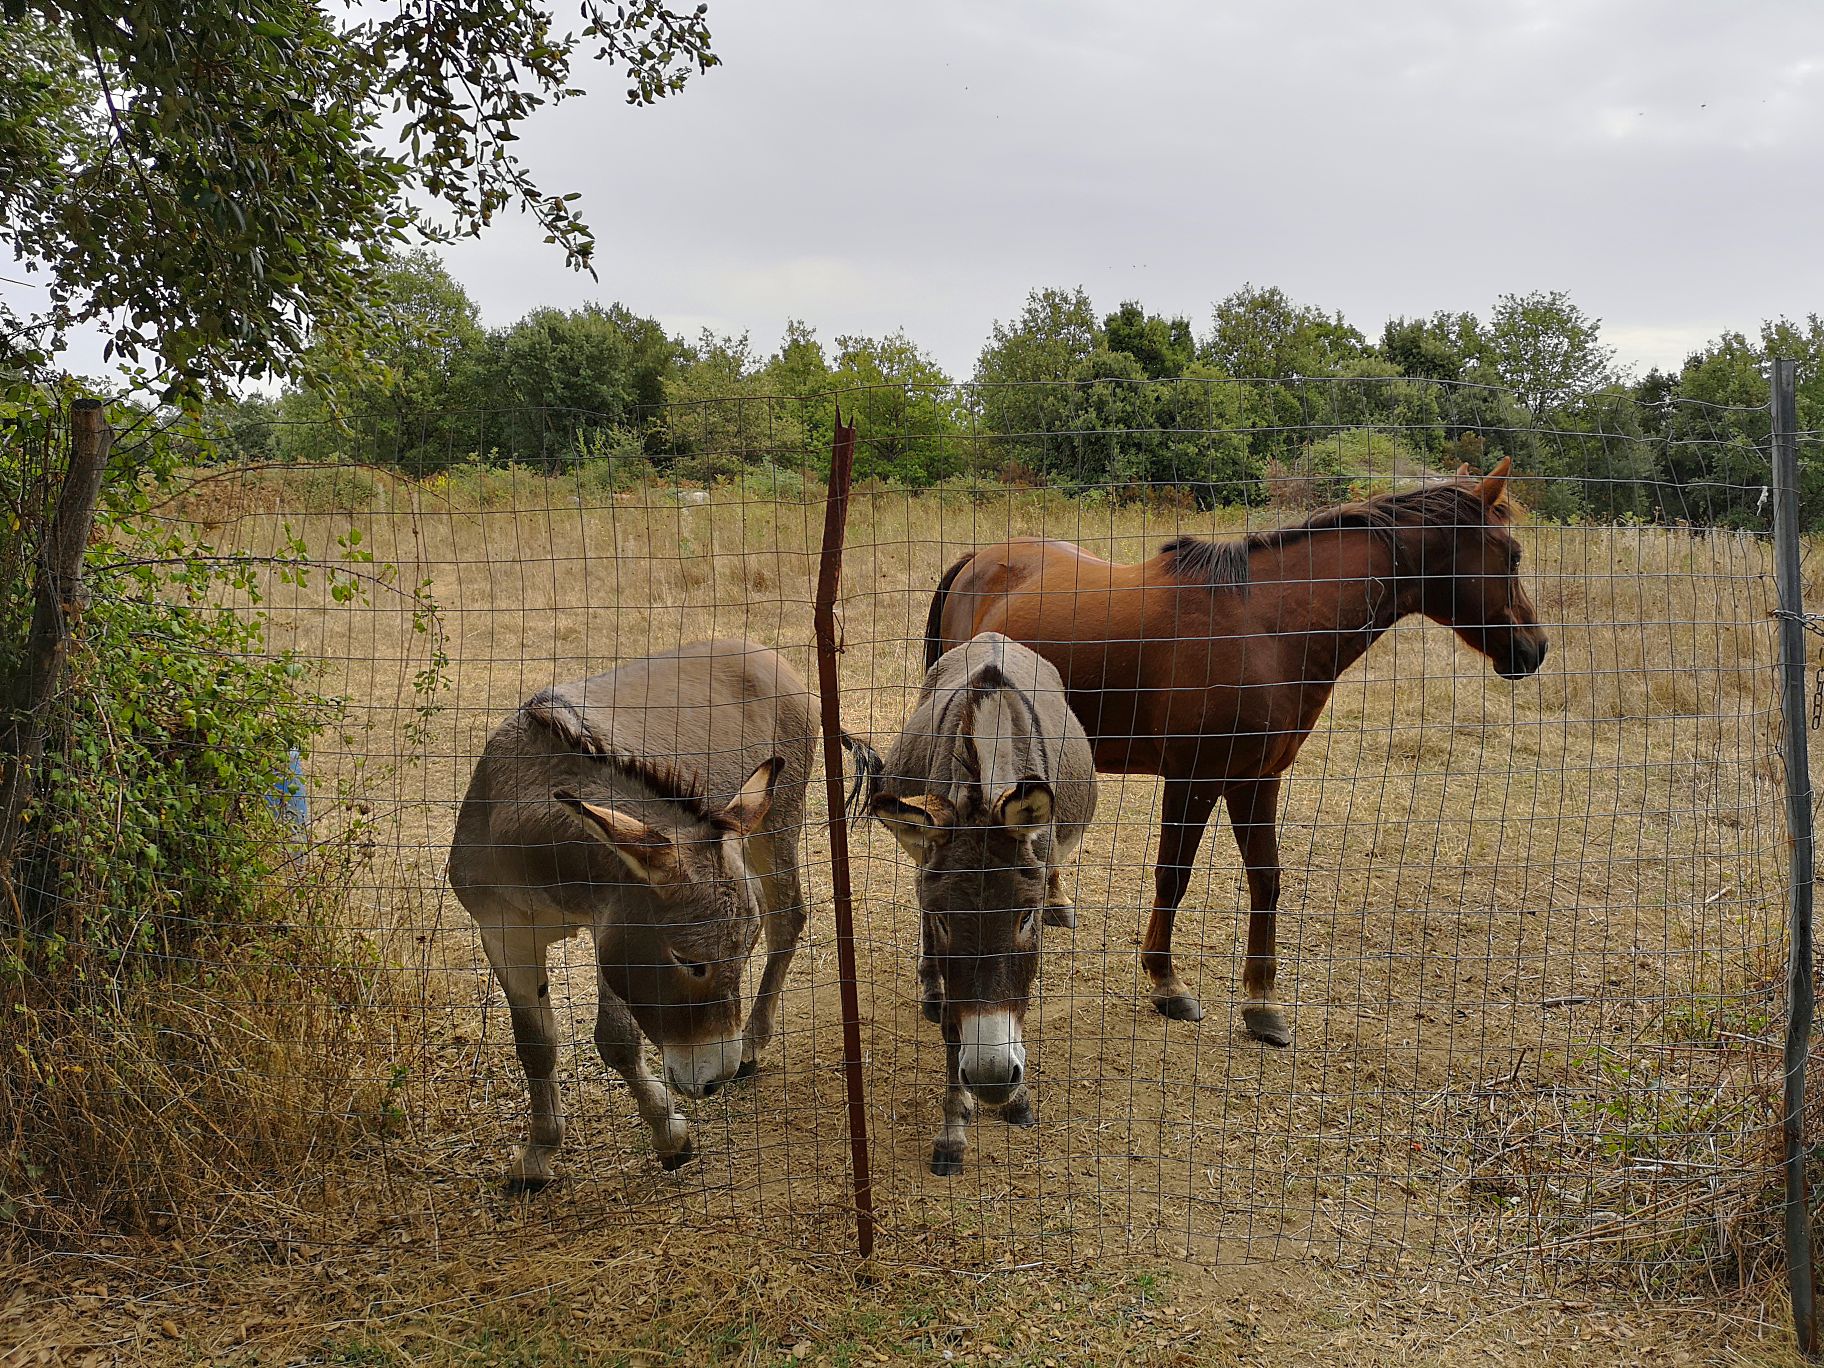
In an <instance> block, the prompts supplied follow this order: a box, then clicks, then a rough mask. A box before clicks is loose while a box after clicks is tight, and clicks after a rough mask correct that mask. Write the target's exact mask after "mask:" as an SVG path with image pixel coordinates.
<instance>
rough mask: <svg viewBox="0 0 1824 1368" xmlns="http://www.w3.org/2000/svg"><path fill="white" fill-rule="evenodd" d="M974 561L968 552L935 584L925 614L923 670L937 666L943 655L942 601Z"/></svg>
mask: <svg viewBox="0 0 1824 1368" xmlns="http://www.w3.org/2000/svg"><path fill="white" fill-rule="evenodd" d="M974 559H975V552H973V551H971V552H968V553H967V554H966V555H964V557H963V558H962V559H961V560H959V561H958V562H957V563H956V564H955V565H953V566H951V567H950V568H949V569H948V570H946V571H944V577H943V578H942V579H940V580H939V581H938V582H937V591H936V592H935V593H933V594H932V595H931V611H930V612H929V613H927V614H925V668H926V669H927V670H928V669H930V668H931V667H932V666H933V665H935V664H937V658H938V657H939V656H941V655H942V654H943V653H944V626H943V624H944V600H945V599H947V598H949V597H950V586H951V585H952V584H955V583H956V577H957V576H958V575H960V574H962V573H963V567H964V566H965V565H967V564H969V562H970V561H972V560H974Z"/></svg>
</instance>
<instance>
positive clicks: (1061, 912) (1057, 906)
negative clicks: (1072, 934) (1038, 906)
mask: <svg viewBox="0 0 1824 1368" xmlns="http://www.w3.org/2000/svg"><path fill="white" fill-rule="evenodd" d="M1040 920H1042V921H1043V922H1044V923H1045V925H1047V926H1061V927H1063V928H1064V929H1065V930H1066V931H1074V930H1076V929H1077V909H1076V908H1074V907H1072V906H1071V905H1070V904H1069V903H1046V904H1045V911H1044V913H1043V914H1042V916H1041V918H1040Z"/></svg>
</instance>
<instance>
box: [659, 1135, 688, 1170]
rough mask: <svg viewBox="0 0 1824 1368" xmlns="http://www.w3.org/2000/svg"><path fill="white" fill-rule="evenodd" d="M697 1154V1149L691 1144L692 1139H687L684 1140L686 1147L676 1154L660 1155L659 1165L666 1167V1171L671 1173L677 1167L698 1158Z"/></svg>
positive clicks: (681, 1166) (679, 1167)
mask: <svg viewBox="0 0 1824 1368" xmlns="http://www.w3.org/2000/svg"><path fill="white" fill-rule="evenodd" d="M696 1155H697V1152H696V1150H695V1149H694V1148H693V1147H692V1146H691V1143H690V1141H689V1140H688V1139H686V1140H685V1141H684V1147H683V1148H682V1149H680V1150H679V1151H678V1152H677V1153H676V1154H661V1155H660V1156H659V1167H660V1168H662V1169H664V1170H665V1172H667V1173H671V1172H674V1171H675V1170H677V1169H681V1168H683V1167H684V1165H686V1164H688V1163H689V1162H690V1161H691V1160H692V1159H694V1158H696Z"/></svg>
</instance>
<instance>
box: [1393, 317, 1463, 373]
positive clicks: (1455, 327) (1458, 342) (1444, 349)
mask: <svg viewBox="0 0 1824 1368" xmlns="http://www.w3.org/2000/svg"><path fill="white" fill-rule="evenodd" d="M1487 354H1488V339H1487V338H1486V337H1484V336H1483V333H1482V325H1481V323H1480V322H1479V321H1478V320H1477V318H1476V316H1475V315H1474V314H1472V313H1456V314H1453V313H1446V312H1439V313H1435V314H1433V315H1432V316H1431V317H1430V318H1395V319H1390V320H1389V321H1388V323H1387V326H1386V327H1384V328H1383V329H1382V330H1381V355H1383V356H1385V357H1386V358H1387V360H1388V361H1390V362H1392V363H1393V364H1394V365H1395V366H1397V367H1399V370H1400V374H1401V375H1407V376H1411V377H1412V378H1414V379H1416V380H1443V381H1446V382H1450V383H1454V382H1456V381H1460V380H1471V379H1474V378H1476V376H1477V372H1478V371H1479V370H1480V368H1481V366H1482V365H1483V363H1484V361H1485V359H1486V357H1487Z"/></svg>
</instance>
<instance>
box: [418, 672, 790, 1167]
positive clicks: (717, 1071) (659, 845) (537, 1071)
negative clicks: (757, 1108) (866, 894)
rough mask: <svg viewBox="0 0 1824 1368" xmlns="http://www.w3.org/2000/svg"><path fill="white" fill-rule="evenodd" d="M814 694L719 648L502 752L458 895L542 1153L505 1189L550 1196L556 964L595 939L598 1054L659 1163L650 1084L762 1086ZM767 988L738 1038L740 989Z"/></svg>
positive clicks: (605, 690) (549, 708)
mask: <svg viewBox="0 0 1824 1368" xmlns="http://www.w3.org/2000/svg"><path fill="white" fill-rule="evenodd" d="M816 730H817V727H816V721H815V718H814V715H813V710H812V705H811V695H810V692H809V691H808V690H807V689H806V688H805V685H804V682H803V680H801V679H800V678H799V677H798V675H797V674H796V673H795V672H794V671H793V670H792V668H791V667H790V666H789V665H787V664H786V663H785V662H784V661H783V660H781V659H780V658H779V657H778V656H777V655H775V654H774V653H773V652H771V651H769V650H767V649H766V648H765V647H764V646H758V645H755V644H754V643H752V642H749V641H711V642H701V643H698V644H696V645H691V646H683V647H680V648H679V649H677V650H675V651H667V652H665V653H663V654H661V655H656V656H652V657H649V658H647V659H644V660H635V661H631V662H629V663H628V664H625V665H622V666H620V667H619V668H618V669H615V670H611V671H609V672H608V673H606V674H600V675H596V676H594V677H593V678H590V679H585V680H582V681H580V682H578V683H573V684H562V685H559V686H557V687H556V688H553V689H547V690H546V691H545V692H544V693H541V694H539V695H538V696H537V697H535V698H533V699H531V700H529V701H528V702H527V703H525V704H524V705H523V706H522V707H520V708H519V709H518V711H516V712H515V713H514V714H513V715H512V716H511V717H509V718H508V719H507V720H506V721H505V722H503V723H501V725H500V726H499V728H497V729H496V730H495V732H494V734H493V735H492V736H490V737H489V738H488V743H487V747H486V749H485V750H484V751H483V752H482V756H481V759H480V761H479V762H478V763H477V764H476V766H475V774H474V777H473V778H471V779H470V781H469V791H468V796H467V797H465V798H464V799H463V803H462V811H461V813H460V815H459V816H458V817H457V820H456V838H455V842H454V844H453V846H452V848H451V851H450V867H449V877H450V884H451V886H452V887H453V888H454V889H455V891H456V896H457V897H458V898H459V899H460V900H461V901H462V905H463V906H464V907H466V908H467V909H468V911H469V914H470V915H471V916H473V917H474V918H475V921H476V924H477V925H478V926H479V927H480V928H481V939H482V944H483V946H484V947H485V948H486V950H487V955H488V962H489V963H490V964H491V965H492V966H493V968H494V975H495V977H496V978H497V979H499V981H500V986H501V988H502V989H503V990H504V991H505V992H506V995H507V1002H508V1003H509V1004H510V1006H511V1009H512V1017H513V1040H514V1043H515V1045H516V1046H517V1047H518V1052H519V1059H520V1063H522V1064H523V1065H524V1066H525V1070H526V1079H527V1082H528V1084H529V1085H530V1088H531V1094H532V1132H531V1137H530V1139H529V1141H528V1142H527V1143H526V1144H525V1145H524V1146H523V1147H522V1148H521V1149H520V1152H519V1156H518V1158H517V1159H516V1161H515V1162H514V1165H513V1169H512V1175H511V1178H512V1183H511V1185H512V1186H513V1187H514V1188H516V1189H521V1190H524V1189H533V1188H537V1187H542V1186H543V1185H544V1184H546V1183H548V1182H550V1181H551V1179H552V1177H553V1168H552V1159H553V1156H554V1155H555V1153H556V1151H557V1149H558V1147H559V1146H560V1145H561V1144H562V1143H563V1138H564V1108H563V1102H562V1099H561V1098H560V1097H559V1095H558V1087H557V1079H556V1069H557V1030H556V1014H555V1012H554V1011H553V1009H552V1006H551V995H550V984H549V981H548V979H547V976H546V955H547V952H548V951H549V949H550V947H551V945H552V944H553V943H554V942H556V941H559V940H562V939H564V938H565V937H568V936H571V935H574V934H575V933H576V932H578V931H580V930H583V929H584V928H587V929H588V930H589V931H590V932H591V933H592V935H593V936H594V938H595V950H596V962H597V965H598V968H599V972H600V983H599V990H598V991H599V996H600V1004H599V1006H598V1008H597V1013H596V1020H595V1044H596V1048H597V1049H598V1050H599V1051H600V1052H601V1056H602V1062H603V1063H605V1064H607V1065H608V1067H609V1068H611V1069H613V1070H614V1071H615V1072H617V1073H619V1074H620V1075H621V1077H622V1078H624V1079H626V1080H627V1085H628V1086H629V1087H630V1088H632V1090H633V1096H634V1101H635V1103H636V1104H637V1105H638V1106H639V1109H640V1115H641V1117H642V1118H644V1120H645V1122H646V1124H647V1125H648V1126H649V1127H650V1128H651V1130H652V1138H653V1146H654V1148H655V1149H656V1150H657V1151H658V1155H659V1160H660V1162H661V1163H662V1164H663V1165H664V1166H665V1167H666V1168H668V1169H670V1168H676V1167H677V1166H678V1165H679V1164H682V1163H683V1162H684V1161H685V1160H686V1159H688V1158H689V1157H690V1128H689V1125H688V1124H687V1123H686V1121H685V1119H684V1117H683V1116H682V1115H681V1114H679V1113H678V1112H677V1111H675V1110H674V1109H673V1107H672V1102H671V1096H670V1094H669V1093H668V1092H667V1091H666V1088H665V1086H664V1085H663V1084H661V1083H660V1082H659V1080H658V1079H656V1078H654V1077H653V1076H652V1074H651V1073H650V1072H649V1071H648V1070H647V1067H646V1063H645V1060H644V1058H643V1057H642V1048H641V1042H640V1032H641V1031H642V1030H644V1031H645V1033H646V1034H647V1035H648V1036H650V1037H651V1038H652V1039H653V1040H654V1041H655V1042H656V1043H657V1044H658V1046H659V1048H660V1051H661V1054H662V1057H663V1060H664V1068H665V1076H666V1079H667V1081H668V1082H669V1083H670V1084H671V1086H672V1087H674V1088H677V1089H678V1090H679V1091H680V1092H683V1093H686V1094H689V1095H691V1096H694V1097H705V1096H708V1095H709V1094H710V1093H713V1092H715V1090H716V1089H717V1088H718V1087H720V1086H721V1085H722V1084H723V1083H724V1082H726V1081H727V1080H728V1079H729V1078H731V1077H743V1076H745V1075H746V1074H748V1073H751V1072H752V1071H753V1069H754V1059H755V1056H757V1055H758V1054H759V1053H760V1051H762V1050H763V1049H765V1048H766V1046H767V1043H768V1042H769V1041H770V1040H771V1039H772V1035H773V1019H774V1013H775V1011H776V1010H777V1007H778V1001H779V989H780V985H781V984H782V983H783V982H784V979H785V973H786V969H787V968H788V967H789V965H790V964H791V960H792V952H793V951H794V950H795V949H796V948H797V944H798V935H799V932H800V931H801V930H802V929H803V927H804V919H805V907H804V898H803V896H802V894H801V892H800V889H799V882H798V840H799V834H800V827H801V825H802V823H803V818H804V791H805V784H806V782H807V780H808V779H809V778H810V773H811V747H812V739H813V738H814V737H815V735H816ZM763 925H764V927H765V929H766V947H767V956H766V969H765V972H764V973H763V974H762V975H761V979H760V985H759V990H758V992H757V993H756V995H755V998H754V1005H753V1011H752V1014H751V1015H750V1016H749V1017H748V1019H747V1023H746V1026H745V1028H744V1027H743V1025H742V1021H741V975H742V970H743V969H744V967H745V966H746V963H747V960H748V956H749V955H750V954H751V952H752V951H753V948H754V943H755V941H756V940H757V939H758V937H759V934H760V929H761V927H762V926H763Z"/></svg>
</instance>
